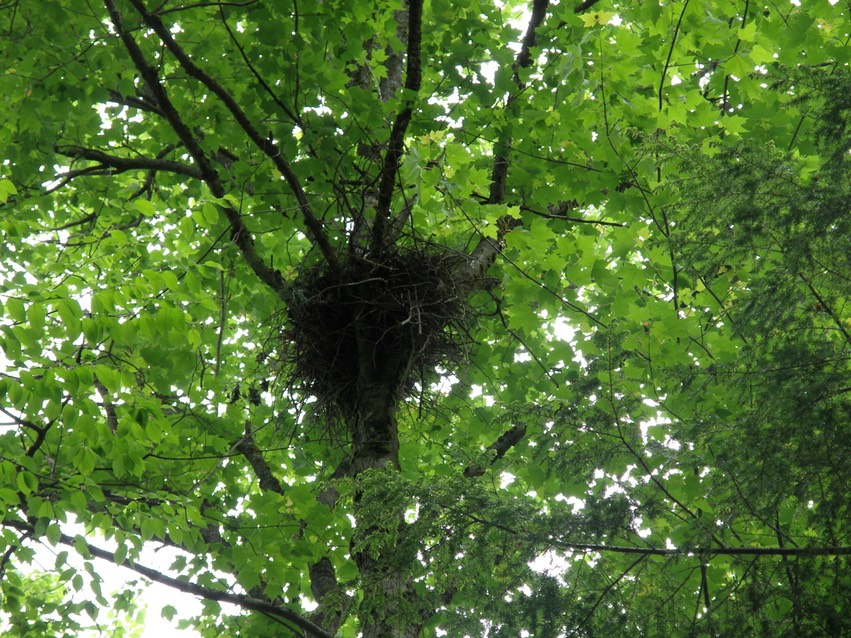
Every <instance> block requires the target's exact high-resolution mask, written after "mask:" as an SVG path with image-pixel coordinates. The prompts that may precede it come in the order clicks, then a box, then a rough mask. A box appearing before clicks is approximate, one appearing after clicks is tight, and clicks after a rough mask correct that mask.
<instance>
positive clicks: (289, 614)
mask: <svg viewBox="0 0 851 638" xmlns="http://www.w3.org/2000/svg"><path fill="white" fill-rule="evenodd" d="M0 524H2V525H3V526H5V527H11V528H13V529H17V530H18V531H21V532H25V533H30V534H32V533H34V531H35V530H34V528H33V527H32V526H31V525H30V524H29V523H25V522H23V521H9V520H4V521H2V523H0ZM81 538H82V537H80V536H77V537H76V538H74V537H71V536H68V535H67V534H61V535H60V536H59V542H60V543H61V544H62V545H67V546H68V547H78V546H79V545H80V540H81ZM82 545H83V546H84V547H85V549H86V551H87V552H88V553H89V554H91V555H92V556H94V557H95V558H99V559H101V560H105V561H107V562H110V563H112V564H113V565H118V566H119V567H124V568H126V569H130V570H133V571H134V572H136V573H137V574H140V575H142V576H144V577H145V578H148V579H149V580H152V581H154V582H155V583H160V584H161V585H167V586H168V587H172V588H173V589H177V590H178V591H182V592H184V593H187V594H192V595H193V596H198V597H200V598H205V599H206V600H215V601H217V602H225V603H231V604H233V605H238V606H239V607H243V608H244V609H251V610H252V611H259V612H262V613H264V614H269V615H270V616H274V617H276V618H282V619H284V620H286V621H288V622H291V623H292V624H293V625H295V626H296V627H298V628H299V629H302V630H304V631H307V632H309V633H311V634H313V635H315V636H317V637H318V638H334V637H333V636H332V635H331V634H329V633H328V632H326V631H325V630H324V629H322V628H321V627H318V626H316V625H315V624H313V623H312V622H310V621H309V620H308V619H307V618H304V617H303V616H301V615H299V614H297V613H296V612H294V611H292V610H291V609H287V608H286V607H281V606H280V605H275V604H274V603H271V602H269V601H265V600H260V599H258V598H254V597H252V596H247V595H244V594H233V593H230V592H226V591H221V590H218V589H212V588H211V587H204V586H203V585H198V584H197V583H192V582H187V581H185V580H181V579H179V578H173V577H171V576H166V575H165V574H163V573H162V572H160V571H158V570H156V569H152V568H150V567H145V566H144V565H140V564H139V563H135V562H134V563H132V564H131V563H129V562H126V561H125V562H123V563H119V562H118V561H117V560H115V554H114V553H113V552H109V551H106V550H105V549H101V548H100V547H97V546H95V545H92V544H91V543H88V542H86V541H83V542H82Z"/></svg>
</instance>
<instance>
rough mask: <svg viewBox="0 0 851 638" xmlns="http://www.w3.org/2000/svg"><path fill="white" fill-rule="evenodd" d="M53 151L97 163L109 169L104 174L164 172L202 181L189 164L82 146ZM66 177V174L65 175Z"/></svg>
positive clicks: (201, 177)
mask: <svg viewBox="0 0 851 638" xmlns="http://www.w3.org/2000/svg"><path fill="white" fill-rule="evenodd" d="M55 150H56V152H57V153H59V154H60V155H64V156H65V157H71V158H73V159H87V160H91V161H93V162H97V163H98V164H99V165H100V166H101V167H104V168H107V169H109V170H108V171H107V172H106V174H116V173H124V172H125V171H132V170H144V171H165V172H167V173H177V174H178V175H186V176H187V177H192V178H194V179H203V175H202V173H201V171H200V170H199V169H198V168H197V167H195V166H190V165H189V164H181V163H180V162H174V161H172V160H167V159H161V158H152V157H117V156H115V155H109V154H108V153H104V152H103V151H99V150H97V149H94V148H83V147H82V146H57V147H55ZM66 175H67V174H66Z"/></svg>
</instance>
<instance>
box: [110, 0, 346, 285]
mask: <svg viewBox="0 0 851 638" xmlns="http://www.w3.org/2000/svg"><path fill="white" fill-rule="evenodd" d="M104 1H105V2H109V4H113V0H104ZM130 2H131V4H132V5H133V7H134V8H135V9H136V11H137V12H138V13H139V15H140V16H142V20H143V21H144V22H145V24H146V25H147V26H148V27H150V28H151V29H152V30H153V31H154V32H155V33H156V34H157V36H159V38H160V40H161V41H162V43H163V44H164V45H165V46H166V48H168V50H169V51H171V53H172V55H174V57H175V58H177V61H178V62H179V63H180V66H181V67H182V68H183V70H184V71H186V73H187V74H189V75H190V76H191V77H193V78H195V79H196V80H198V81H199V82H201V84H203V85H204V86H206V87H207V88H208V89H209V90H210V91H212V92H213V93H214V94H215V95H216V96H217V97H218V98H219V99H220V100H221V101H222V103H223V104H224V105H225V107H226V108H227V109H228V110H229V111H230V112H231V115H233V117H234V119H235V120H236V122H237V124H239V126H240V127H241V128H242V130H243V131H244V132H245V134H246V135H247V136H248V138H249V139H250V140H251V141H252V142H254V144H255V145H256V146H257V148H259V149H260V150H261V151H262V152H263V153H264V154H265V155H266V156H267V157H268V158H269V159H271V160H272V163H273V164H274V165H275V168H277V169H278V171H279V172H280V173H281V175H283V176H284V179H285V180H286V182H287V184H288V185H289V187H290V190H291V191H292V193H293V195H294V196H295V198H296V201H297V202H298V205H299V210H300V211H301V214H302V217H303V218H304V222H305V225H306V226H307V229H308V231H309V233H310V236H311V239H312V240H313V241H314V242H315V243H316V245H317V246H318V247H319V250H320V251H321V252H322V255H323V256H324V257H325V260H326V261H327V262H328V264H329V265H330V266H331V267H332V268H338V267H339V265H338V262H337V256H336V253H335V252H334V249H333V248H332V247H331V243H330V242H329V240H328V236H327V235H326V234H325V230H324V228H323V227H322V223H321V222H320V221H319V219H318V218H317V217H316V216H315V215H314V214H313V209H312V208H311V206H310V202H309V201H308V199H307V194H306V193H305V192H304V189H302V187H301V182H299V179H298V176H297V175H296V174H295V172H294V171H293V169H292V167H291V166H290V163H289V162H288V161H287V160H286V159H285V158H284V156H283V154H282V153H281V149H280V148H279V147H278V145H277V144H276V143H275V142H274V140H272V139H271V138H268V137H263V136H262V135H261V134H260V132H259V131H258V130H257V129H256V128H255V126H254V124H252V123H251V120H250V119H249V118H248V115H247V114H246V113H245V111H243V109H242V107H241V106H240V105H239V104H237V102H236V100H235V99H234V97H233V96H232V95H231V94H230V93H229V92H228V90H227V89H225V88H224V87H223V86H222V85H221V84H220V83H219V82H218V81H217V80H216V79H214V78H213V77H212V76H211V75H209V74H208V73H207V72H206V71H204V70H203V69H201V68H200V67H199V66H198V65H197V64H195V62H193V61H192V59H191V58H190V57H189V55H188V54H187V53H186V51H185V50H184V49H183V47H181V46H180V45H179V44H178V43H177V41H176V40H175V39H174V36H173V35H172V33H171V30H170V29H169V28H168V27H167V26H166V25H165V23H163V21H162V20H161V19H160V17H159V16H158V15H156V14H154V13H151V12H150V11H149V10H148V8H147V7H146V6H145V4H144V2H143V1H142V0H130ZM134 44H135V43H134ZM219 197H221V195H219Z"/></svg>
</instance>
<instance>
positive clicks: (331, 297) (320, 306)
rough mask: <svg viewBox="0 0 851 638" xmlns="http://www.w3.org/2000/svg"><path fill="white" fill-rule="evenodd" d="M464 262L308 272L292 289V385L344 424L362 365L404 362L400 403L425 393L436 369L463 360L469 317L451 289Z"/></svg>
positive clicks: (390, 258)
mask: <svg viewBox="0 0 851 638" xmlns="http://www.w3.org/2000/svg"><path fill="white" fill-rule="evenodd" d="M462 259H463V256H461V255H458V254H457V253H452V252H448V251H446V250H445V249H443V250H441V249H437V248H434V247H430V248H427V249H426V248H421V249H405V250H402V249H400V250H397V251H394V252H393V253H390V254H387V255H384V256H382V258H381V260H380V261H379V260H373V259H370V258H369V257H368V256H356V255H350V256H348V257H347V258H346V260H345V261H344V262H343V263H342V264H341V265H340V266H339V267H338V268H331V267H329V266H327V265H325V264H323V265H321V266H316V267H313V268H309V269H306V270H305V271H304V272H303V273H302V274H301V275H300V276H299V277H298V278H297V279H296V281H295V282H294V284H293V286H292V289H291V296H290V299H289V300H288V304H287V318H288V320H287V324H286V327H285V330H284V340H285V344H286V345H285V352H286V353H287V356H286V358H287V359H288V360H289V362H290V363H291V364H292V368H291V370H292V381H293V382H294V385H296V386H297V387H299V388H300V389H301V390H302V392H303V393H304V394H305V395H307V396H313V397H315V398H316V399H317V402H318V406H319V407H321V408H322V409H323V410H324V411H327V412H331V413H333V414H337V415H342V416H344V417H345V416H351V415H350V414H347V412H346V411H347V409H348V410H351V409H352V407H353V406H354V405H356V399H357V388H358V381H359V378H360V377H361V375H362V374H363V373H364V371H363V367H364V365H369V364H368V363H367V364H365V362H370V361H374V362H377V363H378V364H380V362H381V361H382V360H392V361H396V362H400V361H401V362H403V364H402V365H400V366H399V375H400V378H398V379H396V382H397V385H398V388H397V391H398V392H399V398H402V397H403V396H404V395H406V394H410V393H411V391H412V390H413V389H414V388H415V387H416V384H417V382H419V383H420V384H421V387H424V386H425V385H426V384H427V381H428V379H427V377H428V376H430V375H432V374H434V370H435V367H436V366H441V365H443V366H446V367H452V366H454V365H455V364H457V363H458V362H460V361H461V360H463V359H464V356H465V354H466V350H467V345H468V341H469V339H468V338H467V334H468V333H467V325H468V321H469V317H470V312H469V307H468V305H467V303H466V301H465V297H466V293H465V292H464V291H463V290H461V289H460V287H459V285H458V284H457V283H456V281H457V279H458V276H457V271H458V266H459V265H460V264H461V260H462Z"/></svg>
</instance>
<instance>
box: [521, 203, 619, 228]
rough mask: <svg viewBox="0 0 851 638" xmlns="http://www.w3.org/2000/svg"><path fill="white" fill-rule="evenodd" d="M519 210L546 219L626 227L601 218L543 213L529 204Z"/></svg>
mask: <svg viewBox="0 0 851 638" xmlns="http://www.w3.org/2000/svg"><path fill="white" fill-rule="evenodd" d="M520 210H522V211H526V212H528V213H532V214H533V215H537V216H538V217H544V218H546V219H563V220H565V221H568V222H574V223H576V224H593V225H595V226H616V227H618V228H626V224H622V223H620V222H607V221H604V220H602V219H583V218H582V217H570V216H568V215H559V214H557V213H545V212H543V211H540V210H537V209H535V208H530V207H529V206H523V205H521V206H520Z"/></svg>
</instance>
